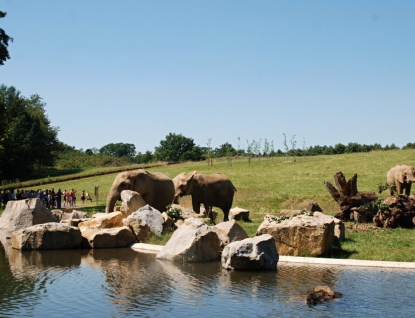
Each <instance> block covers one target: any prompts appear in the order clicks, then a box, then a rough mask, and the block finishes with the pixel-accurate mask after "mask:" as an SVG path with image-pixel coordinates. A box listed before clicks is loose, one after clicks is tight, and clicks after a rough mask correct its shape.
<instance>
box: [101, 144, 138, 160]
mask: <svg viewBox="0 0 415 318" xmlns="http://www.w3.org/2000/svg"><path fill="white" fill-rule="evenodd" d="M99 153H100V154H103V155H109V156H113V157H134V156H135V146H134V145H133V144H127V143H122V142H119V143H116V144H114V143H110V144H107V145H105V146H103V147H101V148H100V149H99Z"/></svg>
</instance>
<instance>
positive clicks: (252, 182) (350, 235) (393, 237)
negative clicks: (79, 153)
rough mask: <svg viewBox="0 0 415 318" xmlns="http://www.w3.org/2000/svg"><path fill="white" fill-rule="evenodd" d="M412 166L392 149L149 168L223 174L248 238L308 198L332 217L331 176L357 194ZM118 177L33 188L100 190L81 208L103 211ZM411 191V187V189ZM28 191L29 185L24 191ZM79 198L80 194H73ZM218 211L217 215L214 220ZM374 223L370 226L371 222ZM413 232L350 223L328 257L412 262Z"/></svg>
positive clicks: (409, 155)
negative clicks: (245, 216)
mask: <svg viewBox="0 0 415 318" xmlns="http://www.w3.org/2000/svg"><path fill="white" fill-rule="evenodd" d="M397 164H407V165H412V166H414V165H415V150H391V151H378V152H369V153H354V154H343V155H332V156H314V157H305V158H304V157H301V158H296V162H294V161H293V158H288V160H287V158H285V157H276V158H269V159H266V158H261V160H260V161H259V160H258V159H257V158H253V159H252V160H251V164H248V159H247V158H240V159H235V158H234V159H233V160H232V165H229V164H228V161H227V160H226V159H216V160H215V161H214V162H213V167H210V166H208V165H207V163H206V162H186V163H181V164H175V165H166V166H160V167H157V168H149V169H148V170H149V171H160V172H162V173H164V174H166V175H167V176H169V177H170V178H174V177H175V176H176V175H178V174H179V173H181V172H186V173H187V172H190V171H192V170H197V171H199V172H201V173H213V172H220V173H224V174H225V175H227V176H228V177H229V178H230V179H231V180H232V182H233V184H234V185H235V187H236V188H237V192H236V194H235V198H234V203H233V207H236V206H238V207H241V208H244V209H248V210H250V211H251V222H241V223H240V224H241V226H242V227H244V228H245V230H246V231H247V233H248V234H249V236H253V235H255V232H256V229H257V228H258V226H259V224H260V223H261V222H262V220H263V217H264V216H265V215H266V214H268V213H271V214H274V215H277V214H278V213H279V212H280V211H281V210H282V209H303V208H305V206H306V204H307V203H308V201H309V200H314V201H316V202H317V203H318V204H319V205H320V207H321V208H322V209H323V211H324V212H325V213H326V214H330V215H334V214H336V213H337V212H339V211H340V208H339V206H338V204H337V203H336V202H335V201H334V200H333V199H332V197H331V196H330V194H329V193H328V191H327V190H326V188H325V186H324V180H327V181H329V182H331V183H332V184H334V180H333V175H334V174H335V173H336V172H339V171H341V172H343V174H344V175H345V177H346V179H349V178H351V177H352V176H353V174H355V173H356V174H357V176H358V177H357V187H358V190H359V191H374V192H378V187H379V185H384V184H385V183H386V173H387V171H388V170H389V169H390V168H391V167H393V166H395V165H397ZM116 175H117V173H113V174H107V175H100V176H96V177H88V178H83V179H78V180H72V181H65V182H54V183H51V184H48V185H42V186H41V187H35V189H37V188H51V187H52V186H54V187H55V189H58V188H61V189H62V190H63V189H71V188H74V189H76V190H77V191H78V193H80V192H81V191H82V190H85V191H87V192H89V193H90V194H91V196H92V197H93V194H94V188H95V186H96V185H98V186H99V198H98V202H95V201H94V202H87V204H86V206H85V209H86V210H88V211H90V212H91V213H92V212H93V211H104V209H105V198H106V194H107V192H108V190H109V188H110V187H111V184H112V182H113V180H114V178H115V176H116ZM414 188H415V187H414ZM26 189H32V187H26ZM412 193H414V190H412ZM386 196H387V192H386V191H385V192H384V193H382V194H379V197H380V198H381V199H383V198H385V197H386ZM78 198H79V196H78ZM181 204H182V205H183V206H185V207H189V208H190V207H191V201H190V197H184V198H182V201H181ZM221 218H222V213H221V212H220V213H219V219H221ZM372 225H373V224H372ZM414 234H415V232H414V230H412V229H410V230H409V229H396V230H384V229H374V228H372V227H371V226H369V227H368V226H367V225H364V224H363V225H358V226H357V228H355V226H352V224H351V223H350V224H349V225H348V229H347V231H346V238H347V239H346V241H345V242H343V243H342V244H341V246H336V247H335V248H334V249H333V257H341V258H354V259H367V260H390V261H415V238H413V236H414ZM168 237H169V234H167V235H166V236H165V237H164V238H155V239H154V241H153V242H154V243H157V242H159V243H161V244H162V243H164V242H165V241H166V240H167V239H168Z"/></svg>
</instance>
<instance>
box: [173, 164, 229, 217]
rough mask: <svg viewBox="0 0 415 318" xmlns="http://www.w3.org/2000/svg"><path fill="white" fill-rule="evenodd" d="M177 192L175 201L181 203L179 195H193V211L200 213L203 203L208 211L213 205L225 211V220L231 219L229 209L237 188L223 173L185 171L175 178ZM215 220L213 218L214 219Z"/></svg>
mask: <svg viewBox="0 0 415 318" xmlns="http://www.w3.org/2000/svg"><path fill="white" fill-rule="evenodd" d="M173 183H174V188H175V194H174V200H173V203H176V204H178V203H179V197H182V196H185V195H191V196H192V206H193V211H195V212H196V213H200V204H201V203H203V205H204V207H205V210H206V212H208V211H211V209H212V207H214V206H215V207H218V208H220V209H221V210H222V211H223V221H228V220H229V210H230V209H231V207H232V202H233V196H234V194H235V191H236V188H235V187H234V185H233V184H232V182H231V180H229V178H228V177H227V176H225V175H223V174H220V173H214V174H209V175H206V174H200V173H198V172H197V171H193V172H191V173H189V174H188V175H186V174H185V173H184V172H183V173H181V174H179V175H178V176H176V177H175V178H174V179H173ZM212 221H213V220H212Z"/></svg>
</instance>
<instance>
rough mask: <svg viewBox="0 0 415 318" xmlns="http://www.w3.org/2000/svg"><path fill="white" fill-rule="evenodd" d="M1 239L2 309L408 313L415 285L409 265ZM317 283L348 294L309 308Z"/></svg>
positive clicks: (22, 312) (18, 312) (13, 312)
mask: <svg viewBox="0 0 415 318" xmlns="http://www.w3.org/2000/svg"><path fill="white" fill-rule="evenodd" d="M0 241H1V242H2V245H3V246H4V248H0V286H1V288H0V316H1V317H3V316H10V317H16V316H19V317H21V316H27V317H40V316H50V315H51V314H53V316H68V317H73V316H77V317H90V316H92V315H93V316H104V317H109V316H110V317H120V316H160V317H165V316H169V317H177V316H180V315H191V316H194V315H196V314H197V315H198V316H199V317H208V316H209V317H211V316H214V315H220V316H221V317H223V316H225V317H226V316H229V317H231V316H232V317H234V316H238V317H269V316H280V317H291V316H296V317H298V316H307V317H332V316H342V317H355V316H371V315H381V316H392V315H393V316H410V315H411V310H410V308H411V301H412V299H411V296H412V293H413V292H415V288H414V287H413V284H411V282H412V281H413V279H414V278H415V271H411V270H396V269H368V268H353V267H327V266H319V265H306V266H305V265H301V264H293V265H291V264H286V263H285V264H284V263H280V264H278V271H269V272H241V271H227V270H224V269H222V268H221V266H220V263H219V262H212V263H204V264H193V263H192V264H186V263H184V264H175V263H171V262H168V261H163V260H157V259H155V256H154V255H151V254H141V253H137V252H135V251H133V250H131V249H97V250H63V251H32V252H30V251H25V252H20V251H17V250H12V249H11V248H8V247H7V239H5V238H4V237H3V238H1V237H0ZM317 285H329V286H331V287H332V288H333V289H335V290H337V291H340V292H342V293H343V298H342V299H340V300H337V301H334V302H332V303H328V304H323V305H320V306H317V307H313V308H309V307H308V306H307V305H306V304H305V296H306V292H307V289H308V288H310V287H315V286H317ZM397 290H398V291H399V293H397V292H396V291H397Z"/></svg>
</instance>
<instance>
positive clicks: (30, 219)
mask: <svg viewBox="0 0 415 318" xmlns="http://www.w3.org/2000/svg"><path fill="white" fill-rule="evenodd" d="M48 222H57V218H56V217H55V216H54V215H53V214H52V213H51V212H50V210H49V209H48V208H46V207H45V206H44V204H43V203H42V202H41V201H40V200H39V199H26V200H18V201H9V202H7V205H6V209H5V210H4V212H3V214H2V215H1V217H0V229H5V230H7V231H9V232H13V231H18V230H21V229H25V228H27V227H30V226H32V225H36V224H43V223H48Z"/></svg>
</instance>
